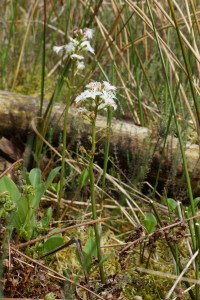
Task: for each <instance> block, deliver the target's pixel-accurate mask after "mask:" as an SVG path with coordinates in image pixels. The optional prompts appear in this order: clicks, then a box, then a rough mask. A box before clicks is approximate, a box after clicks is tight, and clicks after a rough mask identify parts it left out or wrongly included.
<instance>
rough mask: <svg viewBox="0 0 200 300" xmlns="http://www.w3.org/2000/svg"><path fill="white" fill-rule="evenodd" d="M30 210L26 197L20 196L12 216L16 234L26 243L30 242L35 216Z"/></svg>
mask: <svg viewBox="0 0 200 300" xmlns="http://www.w3.org/2000/svg"><path fill="white" fill-rule="evenodd" d="M33 212H34V211H33V210H31V209H30V207H29V204H28V201H27V197H25V196H22V197H21V198H20V200H19V202H18V205H17V211H16V213H15V215H14V226H15V228H16V230H17V233H18V234H19V235H20V236H21V237H23V238H24V239H25V240H26V241H28V240H30V239H31V237H32V234H33V231H34V229H35V216H34V214H33Z"/></svg>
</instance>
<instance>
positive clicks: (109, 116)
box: [101, 107, 113, 209]
mask: <svg viewBox="0 0 200 300" xmlns="http://www.w3.org/2000/svg"><path fill="white" fill-rule="evenodd" d="M112 112H113V111H112V108H111V107H108V109H107V135H106V144H105V149H104V164H103V175H102V194H101V209H103V191H104V190H105V182H106V172H107V167H108V159H109V148H110V134H111V124H112Z"/></svg>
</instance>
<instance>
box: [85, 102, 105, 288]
mask: <svg viewBox="0 0 200 300" xmlns="http://www.w3.org/2000/svg"><path fill="white" fill-rule="evenodd" d="M96 118H97V108H96V110H95V112H94V117H93V118H92V120H91V125H92V149H91V157H90V161H89V175H90V193H91V204H92V216H93V220H96V219H97V212H96V200H95V190H94V185H95V178H94V171H93V164H94V154H95V151H96ZM94 231H95V239H96V245H97V256H98V262H99V263H100V262H101V260H102V251H101V236H100V232H99V226H98V223H95V224H94ZM99 271H100V277H101V281H102V283H105V273H104V270H103V264H102V263H100V264H99Z"/></svg>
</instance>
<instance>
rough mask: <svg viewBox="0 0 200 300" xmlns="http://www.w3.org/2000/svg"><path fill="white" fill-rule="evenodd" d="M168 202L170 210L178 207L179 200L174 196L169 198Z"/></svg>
mask: <svg viewBox="0 0 200 300" xmlns="http://www.w3.org/2000/svg"><path fill="white" fill-rule="evenodd" d="M166 204H167V206H168V208H169V210H170V211H175V209H176V208H177V202H176V201H175V200H174V199H172V198H167V199H166Z"/></svg>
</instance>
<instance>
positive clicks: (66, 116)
mask: <svg viewBox="0 0 200 300" xmlns="http://www.w3.org/2000/svg"><path fill="white" fill-rule="evenodd" d="M73 75H74V65H73V63H72V78H71V85H69V94H68V97H67V101H66V105H65V111H64V124H63V140H62V142H63V148H62V163H61V175H60V189H59V193H58V205H57V212H56V215H57V219H58V218H59V212H60V203H61V199H62V195H63V188H64V181H65V157H66V147H67V126H68V113H69V107H70V104H71V93H72V88H73V81H74V78H73V77H74V76H73Z"/></svg>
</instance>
